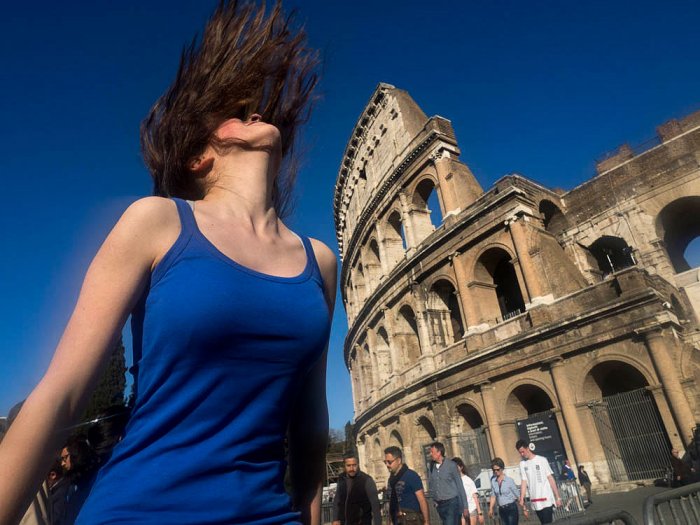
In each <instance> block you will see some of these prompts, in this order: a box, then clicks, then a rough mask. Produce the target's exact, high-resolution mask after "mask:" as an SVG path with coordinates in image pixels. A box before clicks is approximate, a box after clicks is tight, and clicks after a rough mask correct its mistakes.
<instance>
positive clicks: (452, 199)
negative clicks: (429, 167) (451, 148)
mask: <svg viewBox="0 0 700 525" xmlns="http://www.w3.org/2000/svg"><path fill="white" fill-rule="evenodd" d="M435 171H436V172H437V178H438V188H439V191H440V193H439V195H440V197H441V200H442V207H443V209H444V211H443V214H442V215H443V218H444V217H446V216H447V215H450V214H454V213H459V211H460V210H459V204H458V201H457V195H456V194H455V188H454V183H453V180H452V173H451V172H450V159H449V157H443V156H442V152H440V153H438V154H437V155H436V156H435Z"/></svg>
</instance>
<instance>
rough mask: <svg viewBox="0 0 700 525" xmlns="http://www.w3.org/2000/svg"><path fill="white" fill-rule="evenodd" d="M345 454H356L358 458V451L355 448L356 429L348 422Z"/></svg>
mask: <svg viewBox="0 0 700 525" xmlns="http://www.w3.org/2000/svg"><path fill="white" fill-rule="evenodd" d="M344 452H346V453H348V454H355V456H357V450H356V447H355V428H354V427H353V426H352V423H350V421H348V422H347V423H345V450H344Z"/></svg>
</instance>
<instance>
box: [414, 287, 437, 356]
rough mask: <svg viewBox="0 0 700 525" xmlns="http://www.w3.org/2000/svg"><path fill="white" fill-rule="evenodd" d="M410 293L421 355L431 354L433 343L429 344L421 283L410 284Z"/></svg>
mask: <svg viewBox="0 0 700 525" xmlns="http://www.w3.org/2000/svg"><path fill="white" fill-rule="evenodd" d="M411 288H412V290H411V295H412V296H413V306H414V308H415V313H416V328H417V329H418V340H419V341H420V348H421V354H422V355H421V357H422V356H426V355H433V351H432V348H433V345H432V344H431V337H430V329H429V328H428V323H427V322H426V319H425V318H426V315H427V311H426V308H425V299H426V298H425V295H424V294H423V293H421V285H420V284H418V283H416V284H412V285H411Z"/></svg>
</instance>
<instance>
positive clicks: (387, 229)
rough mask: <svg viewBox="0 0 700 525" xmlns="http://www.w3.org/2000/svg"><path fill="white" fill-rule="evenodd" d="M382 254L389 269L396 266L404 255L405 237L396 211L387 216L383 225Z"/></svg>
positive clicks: (399, 215) (399, 216)
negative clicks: (386, 260) (383, 253)
mask: <svg viewBox="0 0 700 525" xmlns="http://www.w3.org/2000/svg"><path fill="white" fill-rule="evenodd" d="M384 252H385V253H386V256H387V259H388V262H389V265H390V267H391V266H395V265H396V264H398V263H399V262H400V261H401V260H402V259H403V258H404V255H405V253H406V235H405V233H404V229H403V223H402V222H401V214H400V213H399V212H398V211H397V210H394V211H393V212H392V213H391V214H389V217H388V218H387V220H386V222H385V224H384Z"/></svg>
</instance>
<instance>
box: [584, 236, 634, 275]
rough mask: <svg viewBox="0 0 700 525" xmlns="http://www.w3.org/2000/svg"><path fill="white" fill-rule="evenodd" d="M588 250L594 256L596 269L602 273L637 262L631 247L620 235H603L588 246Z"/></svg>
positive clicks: (627, 266)
mask: <svg viewBox="0 0 700 525" xmlns="http://www.w3.org/2000/svg"><path fill="white" fill-rule="evenodd" d="M588 251H590V252H591V255H593V257H594V258H595V260H596V263H597V265H598V269H599V270H600V271H601V272H602V273H603V275H609V274H611V273H614V272H618V271H620V270H622V269H624V268H629V267H630V266H634V265H635V264H637V262H636V261H635V259H634V254H633V251H634V250H633V248H632V247H631V246H629V245H628V244H627V241H625V239H623V238H621V237H614V236H612V235H603V236H602V237H599V238H598V239H596V240H595V241H594V242H593V244H591V245H590V246H589V247H588Z"/></svg>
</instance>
